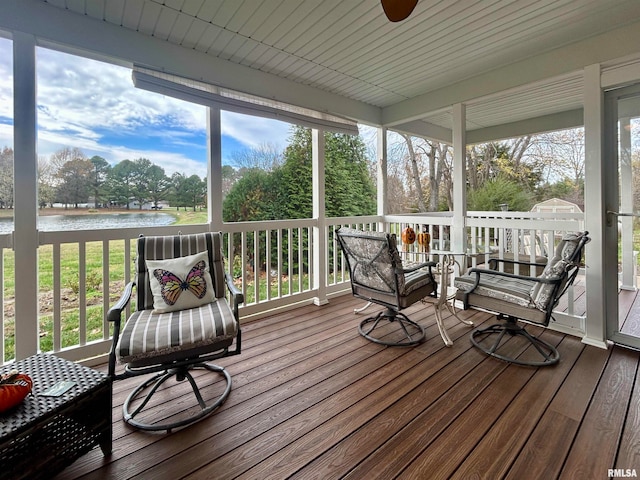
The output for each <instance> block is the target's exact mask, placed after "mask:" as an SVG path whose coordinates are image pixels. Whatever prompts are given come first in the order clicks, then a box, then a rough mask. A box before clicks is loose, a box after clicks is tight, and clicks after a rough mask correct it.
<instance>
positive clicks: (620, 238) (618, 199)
mask: <svg viewBox="0 0 640 480" xmlns="http://www.w3.org/2000/svg"><path fill="white" fill-rule="evenodd" d="M605 128H606V132H607V133H606V138H605V148H606V151H605V158H606V159H607V160H608V164H609V165H610V166H611V167H610V168H607V169H606V172H607V175H608V176H609V178H607V179H605V185H606V190H607V191H606V193H605V195H606V198H607V205H608V211H607V212H606V215H607V217H606V221H607V227H606V235H605V237H606V238H605V245H606V252H607V253H606V255H607V260H606V262H605V269H606V271H605V272H604V275H605V277H606V279H607V282H606V285H607V288H610V289H611V291H610V292H608V294H607V295H606V297H607V298H610V299H614V298H615V299H617V301H612V302H610V303H611V305H607V338H608V339H609V340H612V341H614V342H616V343H618V344H621V345H626V346H629V347H633V348H640V295H639V294H638V284H637V266H638V258H637V257H638V251H637V250H638V249H639V246H640V84H639V85H633V86H631V87H625V88H620V89H616V90H612V91H609V92H607V93H606V94H605ZM636 232H637V233H636ZM634 238H637V240H636V242H635V246H634ZM609 280H610V281H609ZM613 289H615V292H614V291H613Z"/></svg>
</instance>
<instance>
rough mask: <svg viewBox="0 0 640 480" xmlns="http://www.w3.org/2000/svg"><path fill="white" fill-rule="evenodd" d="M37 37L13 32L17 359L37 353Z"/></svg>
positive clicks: (14, 242)
mask: <svg viewBox="0 0 640 480" xmlns="http://www.w3.org/2000/svg"><path fill="white" fill-rule="evenodd" d="M35 49H36V39H35V37H34V36H33V35H28V34H23V33H19V32H14V34H13V141H14V156H13V158H14V201H15V208H14V225H15V227H14V228H15V230H14V235H13V247H14V250H15V285H16V289H15V290H16V292H15V318H16V324H15V334H16V337H15V348H16V360H20V359H23V358H26V357H28V356H30V355H33V354H34V353H36V352H37V351H38V346H39V345H38V343H39V342H38V226H37V222H38V198H37V197H38V188H37V172H38V154H37V151H36V142H37V119H36V50H35Z"/></svg>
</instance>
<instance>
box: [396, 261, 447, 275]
mask: <svg viewBox="0 0 640 480" xmlns="http://www.w3.org/2000/svg"><path fill="white" fill-rule="evenodd" d="M437 265H438V264H437V263H436V262H423V263H416V264H412V265H411V266H410V267H409V268H398V269H396V273H411V272H415V271H416V270H420V269H421V268H425V267H429V271H431V267H435V266H437Z"/></svg>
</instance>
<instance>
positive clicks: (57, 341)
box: [52, 243, 62, 352]
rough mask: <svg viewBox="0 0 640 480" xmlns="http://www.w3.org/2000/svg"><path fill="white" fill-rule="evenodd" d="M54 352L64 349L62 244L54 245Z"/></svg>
mask: <svg viewBox="0 0 640 480" xmlns="http://www.w3.org/2000/svg"><path fill="white" fill-rule="evenodd" d="M52 256H53V351H54V352H59V351H60V350H61V349H62V312H61V309H60V303H61V281H62V278H61V277H62V271H61V270H60V244H59V243H56V244H54V245H53V251H52Z"/></svg>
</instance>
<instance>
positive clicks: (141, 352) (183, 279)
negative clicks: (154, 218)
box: [107, 232, 243, 431]
mask: <svg viewBox="0 0 640 480" xmlns="http://www.w3.org/2000/svg"><path fill="white" fill-rule="evenodd" d="M137 242H138V243H137V256H136V259H135V269H136V278H135V281H133V282H131V283H129V284H127V285H126V287H125V291H124V294H123V296H122V297H121V299H120V300H119V301H118V302H117V304H116V305H115V306H113V307H112V308H111V309H110V310H109V312H108V313H107V319H108V320H109V321H110V322H113V323H114V329H113V343H112V348H111V352H110V355H109V375H110V376H111V378H112V379H114V380H119V379H123V378H127V377H131V376H135V375H147V374H149V373H155V374H156V375H153V376H151V377H147V378H145V380H144V381H143V382H142V383H141V384H140V385H139V386H138V387H136V388H135V389H134V390H133V391H132V392H131V393H130V395H129V396H128V398H127V399H126V400H125V402H124V405H123V407H122V410H123V417H124V420H125V422H127V423H129V424H130V425H132V426H134V427H137V428H140V429H143V430H167V431H171V430H172V429H175V428H179V427H184V426H186V425H189V424H191V423H194V422H196V421H198V420H201V419H202V418H204V417H205V416H207V415H209V414H211V413H212V412H213V411H215V410H216V409H217V408H218V407H219V406H220V405H222V403H223V402H224V401H225V400H226V398H227V396H228V395H229V392H230V391H231V376H230V374H229V372H227V370H225V369H224V368H223V367H220V366H217V365H214V364H212V363H209V362H210V361H212V360H215V359H219V358H221V357H226V356H229V355H237V354H239V353H240V346H241V345H240V324H239V316H238V305H239V304H240V303H241V302H242V301H243V296H242V294H241V293H240V291H239V290H238V289H237V288H236V287H235V286H234V285H233V283H232V281H231V278H230V277H229V275H227V274H225V270H224V259H223V256H222V234H221V233H219V232H216V233H210V232H208V233H199V234H192V235H176V236H166V237H140V238H139V239H138V241H137ZM134 287H135V291H136V298H135V301H136V311H135V312H133V313H132V314H131V316H130V317H129V318H128V320H127V321H126V323H124V324H122V316H123V312H124V310H125V308H126V306H127V305H128V303H129V302H130V300H131V299H132V297H133V292H134ZM227 292H228V293H229V298H230V302H229V301H228V300H227V298H226V294H227ZM234 340H235V349H233V350H230V347H231V345H232V344H233V343H234ZM116 361H118V362H119V363H121V364H124V371H123V372H122V373H119V374H116ZM193 369H206V370H208V371H211V372H215V373H217V374H219V375H220V377H221V380H222V381H221V382H217V383H218V384H219V385H216V387H217V390H215V393H210V394H208V397H214V398H213V399H209V398H208V397H207V400H205V399H204V398H203V394H202V393H201V390H200V388H199V387H198V384H197V383H196V379H195V378H194V376H193V375H192V374H191V371H192V370H193ZM206 377H207V376H200V377H198V380H199V381H201V382H202V378H206ZM171 378H175V379H176V380H177V381H178V382H183V381H184V380H187V381H188V382H189V384H190V387H191V391H192V392H193V395H194V396H195V400H196V401H197V404H196V403H195V402H193V406H191V407H189V409H187V410H186V411H185V412H183V415H182V416H179V417H178V418H174V419H166V418H162V416H161V415H158V414H157V413H156V412H158V411H160V412H161V411H162V407H158V405H156V404H157V403H158V401H160V400H158V401H156V402H152V401H151V399H152V397H154V395H155V399H158V398H160V399H161V401H164V402H166V401H168V399H170V398H171V395H172V391H171V388H170V387H168V386H167V385H164V384H165V382H166V381H167V380H169V379H171ZM206 382H208V383H211V381H210V380H206ZM211 391H212V392H213V390H211ZM220 391H222V393H220ZM160 392H162V393H160ZM156 394H157V395H156ZM187 403H188V402H185V404H187ZM194 411H195V412H194ZM158 417H160V418H158Z"/></svg>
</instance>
